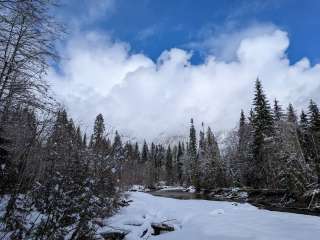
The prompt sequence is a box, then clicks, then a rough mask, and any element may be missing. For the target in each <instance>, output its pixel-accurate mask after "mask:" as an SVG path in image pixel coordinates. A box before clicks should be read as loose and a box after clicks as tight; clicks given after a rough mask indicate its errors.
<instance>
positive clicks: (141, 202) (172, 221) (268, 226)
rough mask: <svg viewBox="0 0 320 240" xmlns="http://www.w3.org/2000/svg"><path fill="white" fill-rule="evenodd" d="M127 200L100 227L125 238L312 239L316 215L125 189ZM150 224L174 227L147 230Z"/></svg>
mask: <svg viewBox="0 0 320 240" xmlns="http://www.w3.org/2000/svg"><path fill="white" fill-rule="evenodd" d="M128 199H129V200H131V201H132V202H130V205H129V206H127V207H124V208H122V209H121V210H120V211H119V212H118V214H116V215H115V216H113V217H111V218H110V219H106V220H105V225H106V226H105V227H104V228H101V229H100V232H108V231H109V230H113V231H114V229H117V230H119V231H123V232H125V233H126V237H125V239H126V240H137V239H163V240H181V239H184V240H194V239H201V240H212V239H219V240H239V239H242V240H249V239H255V240H264V239H273V240H289V239H290V240H292V239H295V240H304V239H308V240H317V239H318V238H319V235H320V228H319V226H320V218H319V217H315V216H307V215H299V214H293V213H282V212H272V211H266V210H261V209H258V208H257V207H254V206H252V205H251V204H248V203H234V202H225V201H208V200H196V199H193V200H192V199H190V200H179V199H173V198H167V197H159V196H153V195H151V194H148V193H143V192H130V193H129V196H128ZM152 223H165V224H167V225H169V226H171V227H173V228H174V231H170V232H162V233H161V234H160V235H153V233H154V230H153V228H152Z"/></svg>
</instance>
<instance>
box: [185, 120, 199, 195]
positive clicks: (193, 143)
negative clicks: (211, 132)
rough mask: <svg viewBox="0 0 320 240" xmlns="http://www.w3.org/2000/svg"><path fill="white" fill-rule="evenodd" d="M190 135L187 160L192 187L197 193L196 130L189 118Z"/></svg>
mask: <svg viewBox="0 0 320 240" xmlns="http://www.w3.org/2000/svg"><path fill="white" fill-rule="evenodd" d="M190 123H191V126H190V135H189V146H188V147H189V158H190V163H191V179H192V183H193V185H194V186H195V187H196V189H197V191H199V190H200V179H199V178H200V176H199V174H200V173H199V163H198V156H197V138H196V130H195V128H194V125H193V119H192V118H191V121H190Z"/></svg>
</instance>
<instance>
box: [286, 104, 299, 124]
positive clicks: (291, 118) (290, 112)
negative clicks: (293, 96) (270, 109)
mask: <svg viewBox="0 0 320 240" xmlns="http://www.w3.org/2000/svg"><path fill="white" fill-rule="evenodd" d="M287 121H288V122H289V123H292V124H294V125H295V126H296V125H297V123H298V121H297V115H296V113H295V110H294V108H293V106H292V104H291V103H290V104H289V106H288V109H287Z"/></svg>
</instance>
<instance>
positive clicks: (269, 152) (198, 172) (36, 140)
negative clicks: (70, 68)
mask: <svg viewBox="0 0 320 240" xmlns="http://www.w3.org/2000/svg"><path fill="white" fill-rule="evenodd" d="M52 7H55V6H54V3H52V1H46V0H36V1H19V0H0V29H1V30H0V239H70V240H71V239H96V234H95V233H96V232H95V231H96V228H97V223H96V219H99V218H107V217H110V216H112V215H113V214H115V213H116V212H117V211H118V210H119V208H121V207H122V205H121V203H122V198H123V193H124V192H125V191H127V190H128V189H129V188H130V187H131V186H132V185H143V186H146V187H147V188H149V189H150V190H152V189H156V188H157V186H158V185H159V184H161V183H164V184H166V185H169V186H186V187H188V186H194V188H195V189H196V191H197V192H201V191H209V190H213V189H219V188H233V187H239V188H251V189H270V190H276V189H282V190H284V191H286V193H288V195H287V196H286V198H287V199H286V200H287V201H289V200H290V199H291V200H292V199H305V203H306V205H307V206H306V207H308V208H310V209H312V208H319V204H320V113H319V109H318V106H317V103H316V102H314V101H313V100H311V99H310V101H309V102H308V103H305V105H306V109H305V110H303V111H301V112H299V113H298V112H297V111H296V110H295V108H294V106H293V105H292V104H289V105H288V106H287V107H283V106H282V105H281V103H279V102H278V100H276V99H275V100H273V101H272V102H270V100H269V99H268V98H267V95H266V93H265V92H264V89H263V86H262V81H260V80H259V79H257V80H255V81H254V79H253V81H252V83H253V84H252V87H253V88H254V96H252V106H251V107H249V109H250V108H251V110H250V111H249V112H248V113H245V112H244V111H241V110H240V109H239V122H238V123H235V125H236V127H235V128H234V129H232V130H230V131H229V132H228V134H227V136H226V137H225V138H223V139H222V140H219V139H218V138H217V136H216V135H215V134H214V132H215V131H218V130H219V129H215V128H214V126H210V127H209V126H206V125H205V124H204V123H202V128H201V129H195V126H194V122H193V119H191V120H190V119H186V124H188V122H189V121H190V132H188V133H186V136H188V137H186V140H181V141H178V142H176V143H174V144H171V145H168V144H163V143H159V142H154V143H153V142H146V141H142V142H132V141H130V140H127V139H126V138H123V136H122V135H121V132H118V131H115V132H110V131H108V130H107V129H106V127H105V121H106V122H107V121H108V119H106V120H104V116H102V114H99V115H97V116H96V119H95V122H94V123H93V127H92V130H90V131H87V130H84V129H81V126H80V125H79V124H78V123H77V122H75V121H74V120H73V119H72V118H71V117H70V116H69V114H68V113H67V111H66V110H65V109H64V108H63V107H62V105H61V104H60V103H59V102H57V101H56V100H55V99H54V96H53V94H52V93H51V90H50V86H49V85H48V83H47V82H46V81H45V75H46V73H47V71H48V67H49V66H50V65H51V64H52V63H53V62H54V61H57V60H58V59H59V56H58V54H57V51H56V49H55V43H56V41H58V40H59V39H60V38H61V37H62V36H63V35H64V34H65V33H64V29H63V26H61V25H60V24H59V23H57V22H56V20H55V19H54V18H53V17H52V16H51V15H50V9H51V8H52ZM262 80H264V79H262ZM243 108H244V109H248V106H243ZM211 127H212V128H211ZM91 132H92V134H90V133H91Z"/></svg>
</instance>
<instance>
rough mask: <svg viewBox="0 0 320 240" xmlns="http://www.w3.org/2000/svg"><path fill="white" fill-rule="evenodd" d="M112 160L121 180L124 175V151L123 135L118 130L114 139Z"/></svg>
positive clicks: (114, 169)
mask: <svg viewBox="0 0 320 240" xmlns="http://www.w3.org/2000/svg"><path fill="white" fill-rule="evenodd" d="M111 161H112V167H113V171H115V172H117V174H118V177H119V179H120V180H121V178H122V175H123V165H124V151H123V146H122V141H121V137H120V135H119V133H118V131H116V132H115V136H114V141H113V144H112V150H111Z"/></svg>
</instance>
